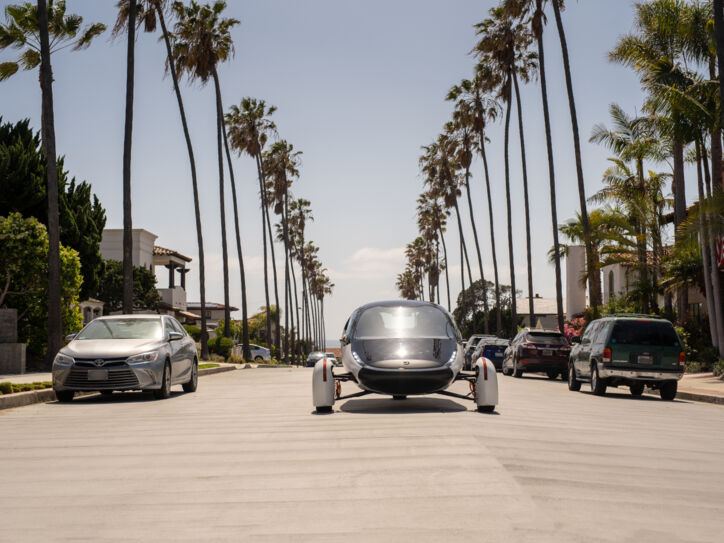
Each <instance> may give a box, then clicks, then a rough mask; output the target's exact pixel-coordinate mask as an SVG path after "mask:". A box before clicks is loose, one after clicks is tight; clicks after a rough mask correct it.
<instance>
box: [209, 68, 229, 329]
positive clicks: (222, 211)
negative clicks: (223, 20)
mask: <svg viewBox="0 0 724 543" xmlns="http://www.w3.org/2000/svg"><path fill="white" fill-rule="evenodd" d="M213 76H214V88H215V90H216V145H217V149H218V155H219V215H220V218H221V254H222V259H223V276H224V337H231V322H230V321H231V310H230V309H229V251H228V248H227V243H226V207H225V201H224V152H223V149H222V147H223V146H222V135H223V119H224V109H223V106H222V102H221V86H220V85H219V75H218V74H217V73H216V69H215V68H214V72H213Z"/></svg>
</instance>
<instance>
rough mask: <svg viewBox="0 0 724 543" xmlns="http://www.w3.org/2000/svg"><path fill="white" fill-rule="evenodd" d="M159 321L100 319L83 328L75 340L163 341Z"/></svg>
mask: <svg viewBox="0 0 724 543" xmlns="http://www.w3.org/2000/svg"><path fill="white" fill-rule="evenodd" d="M162 337H163V331H162V330H161V321H160V320H158V319H103V320H101V319H98V320H94V321H92V322H91V323H90V324H88V326H86V327H85V328H83V330H81V332H80V333H79V334H78V335H77V336H76V337H75V339H161V338H162Z"/></svg>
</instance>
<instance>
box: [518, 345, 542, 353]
mask: <svg viewBox="0 0 724 543" xmlns="http://www.w3.org/2000/svg"><path fill="white" fill-rule="evenodd" d="M535 347H536V346H535V343H523V344H522V345H521V346H520V349H521V353H522V354H524V355H532V356H535V355H537V354H538V349H536V348H535Z"/></svg>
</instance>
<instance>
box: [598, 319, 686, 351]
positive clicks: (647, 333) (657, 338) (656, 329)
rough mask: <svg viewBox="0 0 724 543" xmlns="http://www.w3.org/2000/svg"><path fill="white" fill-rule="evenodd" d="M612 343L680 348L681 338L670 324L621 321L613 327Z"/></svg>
mask: <svg viewBox="0 0 724 543" xmlns="http://www.w3.org/2000/svg"><path fill="white" fill-rule="evenodd" d="M611 343H615V344H617V345H659V346H661V347H678V346H679V338H678V337H677V335H676V331H675V330H674V327H673V326H672V325H671V324H669V323H665V322H654V321H634V320H630V321H619V322H617V323H616V324H614V325H613V333H612V334H611Z"/></svg>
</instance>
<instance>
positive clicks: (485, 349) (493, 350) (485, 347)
mask: <svg viewBox="0 0 724 543" xmlns="http://www.w3.org/2000/svg"><path fill="white" fill-rule="evenodd" d="M509 345H510V341H508V340H507V339H501V338H495V339H491V338H487V337H486V338H483V339H481V340H480V341H478V344H477V346H476V347H475V350H474V351H473V354H472V356H471V357H470V360H471V362H470V367H469V368H468V369H472V368H473V367H474V365H475V361H476V360H477V359H478V358H480V357H481V356H482V357H484V358H487V359H488V360H490V361H491V362H492V363H493V365H494V366H495V369H497V370H500V369H503V358H504V356H505V350H506V349H507V348H508V346H509ZM466 363H467V362H466Z"/></svg>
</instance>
